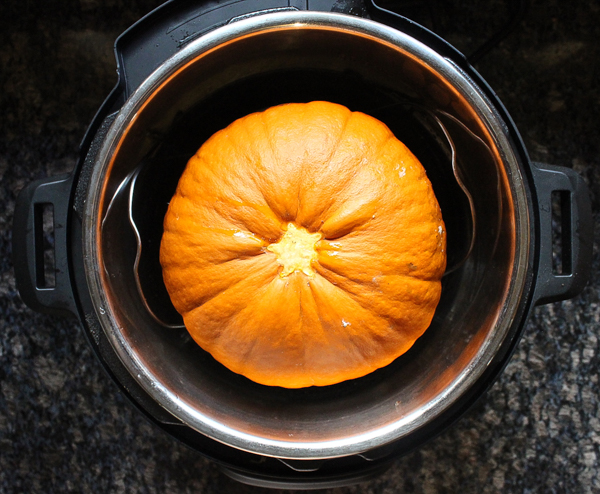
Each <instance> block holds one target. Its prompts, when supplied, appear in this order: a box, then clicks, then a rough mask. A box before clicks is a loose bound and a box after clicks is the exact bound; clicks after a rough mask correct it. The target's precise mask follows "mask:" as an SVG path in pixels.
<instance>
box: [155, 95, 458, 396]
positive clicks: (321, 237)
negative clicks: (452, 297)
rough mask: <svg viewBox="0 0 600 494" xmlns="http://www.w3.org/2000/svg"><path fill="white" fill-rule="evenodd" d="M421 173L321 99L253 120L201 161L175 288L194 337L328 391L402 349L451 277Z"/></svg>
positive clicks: (393, 146) (190, 169)
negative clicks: (445, 279) (444, 279)
mask: <svg viewBox="0 0 600 494" xmlns="http://www.w3.org/2000/svg"><path fill="white" fill-rule="evenodd" d="M445 248H446V237H445V227H444V223H443V220H442V215H441V211H440V208H439V205H438V202H437V200H436V198H435V195H434V192H433V190H432V187H431V183H430V181H429V180H428V178H427V176H426V173H425V170H424V168H423V166H422V165H421V164H420V163H419V161H418V160H417V158H416V157H415V156H414V155H413V154H412V153H411V152H410V151H409V150H408V149H407V147H406V146H405V145H404V144H402V143H401V142H400V141H399V140H398V139H397V138H396V137H395V136H394V135H393V134H392V132H391V131H390V130H389V128H388V127H387V126H386V125H385V124H383V123H382V122H380V121H379V120H377V119H375V118H373V117H370V116H368V115H366V114H364V113H360V112H352V111H350V110H349V109H347V108H346V107H344V106H341V105H338V104H334V103H329V102H322V101H316V102H311V103H305V104H299V103H298V104H296V103H292V104H285V105H281V106H276V107H272V108H269V109H267V110H266V111H264V112H261V113H253V114H251V115H248V116H245V117H243V118H240V119H239V120H237V121H235V122H233V123H232V124H231V125H229V126H228V127H227V128H225V129H223V130H221V131H219V132H217V133H216V134H214V135H213V136H212V137H211V138H210V139H209V140H208V141H206V142H205V143H204V144H203V145H202V147H201V148H200V149H199V150H198V152H197V153H196V154H195V155H194V156H193V157H192V158H191V159H190V160H189V162H188V164H187V167H186V169H185V170H184V172H183V174H182V176H181V178H180V180H179V183H178V186H177V190H176V192H175V195H174V196H173V198H172V200H171V202H170V204H169V208H168V212H167V214H166V216H165V219H164V233H163V237H162V241H161V250H160V262H161V266H162V270H163V278H164V282H165V286H166V288H167V290H168V292H169V295H170V298H171V300H172V302H173V305H174V306H175V308H176V309H177V311H178V312H179V313H180V314H181V315H182V316H183V320H184V324H185V326H186V329H187V330H188V331H189V333H190V335H191V336H192V338H193V339H194V340H195V341H196V342H197V343H198V344H199V345H200V346H201V347H202V348H203V349H204V350H206V351H208V352H209V353H210V354H211V355H212V356H213V357H214V358H215V359H216V360H217V361H219V362H221V363H222V364H223V365H225V366H226V367H227V368H229V369H230V370H232V371H233V372H236V373H239V374H242V375H244V376H246V377H247V378H249V379H251V380H253V381H255V382H257V383H260V384H265V385H271V386H282V387H286V388H301V387H307V386H312V385H316V386H325V385H331V384H335V383H339V382H341V381H345V380H347V379H353V378H358V377H361V376H365V375H366V374H368V373H371V372H372V371H374V370H376V369H378V368H381V367H383V366H386V365H388V364H389V363H390V362H392V361H393V360H395V359H396V358H398V356H400V355H402V354H403V353H405V352H406V351H407V350H408V349H409V348H410V347H411V346H412V345H413V343H414V342H415V340H416V339H417V338H419V337H420V336H421V335H422V334H423V332H424V331H425V330H426V329H427V327H428V326H429V325H430V323H431V320H432V317H433V314H434V312H435V308H436V306H437V304H438V302H439V299H440V294H441V282H440V280H441V277H442V274H443V273H444V270H445V265H446V254H445Z"/></svg>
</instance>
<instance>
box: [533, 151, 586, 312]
mask: <svg viewBox="0 0 600 494" xmlns="http://www.w3.org/2000/svg"><path fill="white" fill-rule="evenodd" d="M531 168H532V171H533V178H534V184H535V191H536V194H537V199H538V208H539V219H540V230H539V252H540V257H539V269H538V274H537V281H536V286H535V292H534V300H535V303H536V305H541V304H547V303H550V302H557V301H559V300H566V299H568V298H571V297H574V296H576V295H578V294H579V293H580V292H581V291H582V290H583V288H584V287H585V285H586V284H587V282H588V280H589V276H590V266H591V263H592V250H593V241H594V235H593V218H592V204H591V200H590V194H589V189H588V187H587V185H586V183H585V181H584V180H583V178H582V177H581V176H579V175H578V174H577V173H576V172H575V171H573V170H571V169H570V168H566V167H562V166H553V165H547V164H545V163H532V167H531ZM555 193H557V197H558V198H559V199H560V205H561V215H560V216H561V217H560V220H561V239H560V243H561V248H562V253H561V254H562V255H561V257H562V270H561V272H560V273H557V272H556V270H555V269H554V267H553V261H552V258H553V244H554V242H553V237H552V196H553V194H555Z"/></svg>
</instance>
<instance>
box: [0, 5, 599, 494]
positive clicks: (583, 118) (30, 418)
mask: <svg viewBox="0 0 600 494" xmlns="http://www.w3.org/2000/svg"><path fill="white" fill-rule="evenodd" d="M159 3H160V0H155V1H151V0H102V1H100V0H46V1H41V0H37V1H34V0H20V1H16V0H4V1H3V2H2V3H1V4H0V492H3V493H4V492H6V493H12V492H28V493H38V492H39V493H48V492H71V491H73V492H136V493H137V492H158V493H162V492H169V493H183V492H196V493H199V492H201V493H224V492H240V493H259V492H265V491H264V490H263V489H259V488H254V487H248V486H242V485H238V484H236V483H235V482H233V481H232V480H229V479H228V478H227V477H225V476H224V475H223V474H221V473H220V471H219V470H218V468H217V467H215V466H214V465H213V464H211V463H209V462H208V461H206V460H204V459H203V458H202V457H201V456H200V455H199V454H197V453H195V452H193V451H190V450H188V449H187V448H185V447H183V446H181V445H180V444H178V443H176V442H175V441H174V440H172V439H170V438H169V437H168V436H167V435H166V434H164V433H163V432H161V431H160V430H157V429H156V428H154V427H153V426H151V425H149V424H148V423H147V422H146V420H145V419H144V418H143V417H142V416H141V415H140V414H139V413H138V412H137V411H136V410H134V409H133V408H132V406H131V405H130V404H129V403H128V402H127V401H126V400H125V399H124V398H123V397H122V396H121V395H120V394H119V393H118V392H117V389H116V386H115V385H113V383H112V382H111V381H110V380H109V379H108V377H107V376H106V375H105V374H104V373H103V371H102V370H101V367H100V365H99V363H98V362H97V361H96V360H95V357H94V356H93V355H92V353H91V350H90V349H89V348H88V345H87V343H86V340H85V338H84V335H83V332H82V330H81V328H80V326H79V324H78V323H77V322H76V321H75V320H74V319H73V320H70V319H63V318H58V317H53V316H47V315H41V314H38V313H34V312H32V311H31V310H30V309H28V308H27V307H26V306H25V305H24V304H23V303H22V302H21V300H20V298H19V296H18V294H17V291H16V288H15V281H14V273H13V270H12V266H11V260H10V255H11V228H12V218H13V211H14V204H15V198H16V196H17V193H18V191H19V190H20V189H21V188H22V187H23V186H24V185H25V184H27V183H29V182H30V181H32V180H34V179H36V178H40V177H45V176H49V175H56V174H58V173H61V172H64V171H70V170H71V169H72V168H73V167H74V165H75V163H76V161H77V156H78V154H77V153H78V144H79V141H80V140H81V139H82V137H83V135H84V132H85V129H86V126H87V125H88V124H89V122H90V121H91V119H92V117H93V115H94V113H95V111H96V110H97V109H98V107H99V106H100V104H101V103H102V101H103V99H104V98H105V96H106V95H107V94H108V92H109V91H110V89H111V88H112V86H113V85H114V83H115V81H116V75H115V62H114V57H113V54H112V43H113V41H114V39H115V38H116V36H117V35H118V34H119V33H120V32H122V31H123V30H124V29H125V28H126V27H128V26H129V25H130V24H132V23H133V22H134V21H136V20H137V19H138V18H140V17H141V16H142V15H144V14H146V13H147V12H149V11H150V10H152V9H153V8H154V7H156V6H158V5H159ZM387 3H388V4H390V5H392V6H393V7H394V8H397V9H398V10H402V11H404V12H406V13H409V14H410V15H413V16H414V17H415V18H416V19H418V20H419V21H420V22H422V23H424V24H426V25H428V26H430V27H432V28H434V29H435V30H436V31H437V32H438V33H439V34H440V35H442V36H443V37H445V38H446V39H448V40H449V41H450V42H451V43H453V44H454V45H455V46H457V47H458V48H459V49H460V50H461V51H463V52H465V53H467V54H469V53H471V52H473V51H474V50H475V49H476V48H477V47H478V46H480V44H481V43H482V42H483V41H485V40H486V39H487V38H488V37H489V36H490V34H492V33H493V32H494V31H495V30H496V29H497V28H499V27H500V26H501V25H502V24H503V23H504V21H505V20H506V18H507V16H506V12H507V10H508V6H509V5H508V2H507V1H501V0H492V1H483V0H472V1H467V0H457V1H454V2H453V1H450V0H448V1H441V0H439V1H432V2H412V4H414V5H409V4H407V3H406V2H403V3H402V5H404V6H401V4H400V3H393V2H387ZM416 5H421V7H419V8H417V7H416ZM423 5H426V6H427V8H428V9H429V10H427V9H424V8H423V7H422V6H423ZM475 66H476V68H477V70H478V71H479V72H480V73H481V74H482V75H483V77H484V78H485V79H486V80H487V81H488V82H489V84H490V85H491V87H492V88H494V90H495V91H496V92H497V93H498V95H499V97H500V99H501V100H502V101H503V103H504V104H505V106H506V107H507V108H508V111H509V112H510V114H511V115H512V117H513V119H514V120H515V122H516V125H517V127H518V128H519V130H520V131H521V133H522V135H523V138H524V141H525V144H526V146H527V148H528V150H529V152H530V155H531V157H532V159H534V160H537V161H543V162H547V163H552V164H558V165H564V166H568V167H572V168H574V169H575V170H576V171H577V172H579V173H580V174H581V175H582V176H583V177H584V178H585V179H586V181H587V182H588V184H589V185H590V187H591V191H592V198H593V207H594V219H595V225H596V231H597V232H600V229H599V228H598V217H599V216H598V215H599V212H600V204H599V200H600V131H599V128H600V114H599V108H600V4H599V3H598V2H596V1H593V0H588V1H578V2H572V1H569V2H567V1H566V0H564V1H559V0H535V1H532V2H531V4H530V5H529V8H528V11H527V13H526V15H525V17H524V18H523V19H522V20H521V21H519V23H518V25H517V30H516V31H515V32H514V33H512V34H511V35H510V36H509V37H508V38H507V39H506V40H505V41H503V42H502V43H501V44H500V45H499V46H498V47H497V48H495V49H494V50H493V51H492V52H491V53H489V54H488V55H487V57H485V58H483V59H481V60H480V61H479V62H478V63H477V64H476V65H475ZM598 267H599V263H598V245H597V243H596V245H594V263H593V266H592V270H591V271H592V272H591V277H592V282H591V283H590V285H589V286H588V287H587V288H586V289H585V290H584V292H583V294H582V295H580V296H578V297H577V298H574V299H572V300H569V301H565V302H560V303H555V304H550V305H546V306H543V307H540V308H537V309H536V310H535V311H534V314H533V317H532V318H531V320H530V322H529V324H528V325H527V328H526V330H525V334H524V337H523V339H522V340H521V343H520V345H519V347H518V348H517V351H516V353H515V355H514V357H513V358H512V360H511V362H510V364H509V365H508V367H507V368H506V370H505V372H504V373H503V374H502V376H501V378H500V379H499V381H498V382H497V383H496V384H495V385H494V386H493V388H492V389H491V390H490V391H489V392H488V394H487V395H485V397H484V398H483V399H482V400H480V401H479V402H478V403H477V404H476V405H475V406H474V408H472V410H471V411H470V412H469V413H468V414H467V415H466V416H465V417H464V418H463V419H462V420H461V421H460V422H459V423H458V424H456V425H455V426H454V427H452V428H451V429H449V430H448V431H447V432H445V433H444V434H443V435H441V436H440V437H438V438H436V439H435V440H433V441H431V442H429V443H428V444H426V445H424V446H423V447H421V448H420V449H419V450H417V451H414V452H412V453H410V454H409V455H407V456H405V457H403V458H400V459H398V460H397V461H396V462H395V463H394V465H393V466H392V468H391V469H390V470H389V471H388V472H387V473H386V474H385V475H383V476H381V477H380V478H378V479H376V480H373V481H371V482H370V483H366V484H363V485H359V486H355V487H348V488H339V489H331V490H328V491H322V492H328V493H331V494H346V493H348V494H349V493H380V494H381V493H385V494H391V493H403V492H407V493H408V492H415V493H439V492H450V493H451V492H466V493H488V492H557V493H560V492H569V493H575V492H600V472H599V467H600V451H599V444H600V413H599V399H598V390H599V384H598V372H599V370H598V369H599V365H598V364H599V356H598V353H599V350H600V348H599V343H598V333H599V332H600V310H599V306H598V298H599V297H598V293H599V288H600V282H599V281H598V276H597V274H598Z"/></svg>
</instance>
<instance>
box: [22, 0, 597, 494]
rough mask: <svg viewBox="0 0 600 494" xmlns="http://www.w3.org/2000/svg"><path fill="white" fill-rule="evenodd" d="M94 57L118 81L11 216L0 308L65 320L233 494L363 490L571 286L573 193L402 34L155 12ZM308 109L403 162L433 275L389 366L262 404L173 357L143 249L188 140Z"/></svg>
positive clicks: (263, 6) (583, 241) (381, 24)
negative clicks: (437, 287)
mask: <svg viewBox="0 0 600 494" xmlns="http://www.w3.org/2000/svg"><path fill="white" fill-rule="evenodd" d="M357 6H358V7H357ZM115 53H116V57H117V66H118V83H117V85H116V87H115V88H114V89H113V91H112V92H111V93H110V95H109V96H108V98H107V99H106V100H105V102H104V103H103V104H102V106H101V107H100V109H99V110H98V112H97V114H96V116H95V118H94V120H93V121H92V123H91V125H90V126H89V129H88V131H87V134H86V136H85V138H84V140H83V144H82V147H81V159H80V161H79V163H78V164H77V166H76V167H75V169H74V170H73V172H72V173H70V174H68V175H62V176H57V177H51V178H45V179H42V180H38V181H36V182H33V183H31V184H29V185H28V186H26V187H25V188H24V189H23V190H22V191H21V193H20V195H19V197H18V201H17V205H16V209H15V216H14V217H15V224H14V232H13V233H14V235H13V242H14V245H13V247H14V249H13V251H14V265H15V273H16V279H17V285H18V289H19V292H20V294H21V297H22V298H23V300H24V301H25V302H26V303H27V305H29V306H30V307H31V308H32V309H34V310H37V311H43V312H52V313H57V314H68V313H71V314H75V315H76V316H77V317H78V318H79V320H80V321H81V325H82V327H83V329H84V333H85V334H86V335H87V337H88V339H89V343H90V345H91V346H92V348H93V349H94V351H95V353H96V355H97V356H98V358H99V360H100V361H101V362H102V364H103V366H104V367H105V368H106V370H107V372H108V373H109V375H110V376H111V377H112V379H114V381H115V382H116V383H117V384H118V386H119V387H120V389H121V391H122V392H123V393H124V394H125V395H126V396H128V397H129V398H130V399H131V401H132V402H133V403H134V404H135V405H136V406H137V408H139V410H140V411H141V413H143V414H145V415H146V416H147V417H148V418H149V420H151V421H152V422H154V423H155V424H156V425H157V426H158V427H160V428H161V429H162V430H164V431H166V432H168V433H169V434H171V435H172V436H173V437H174V438H176V439H178V440H180V441H182V442H183V443H185V444H187V445H188V446H190V447H192V448H194V449H195V450H197V451H199V452H200V453H202V454H203V455H205V456H206V457H208V458H210V459H212V460H214V461H215V462H217V463H218V464H219V465H220V466H221V468H222V469H223V471H224V472H225V473H227V474H228V475H229V476H231V477H233V478H235V479H238V480H240V481H242V482H246V483H249V484H254V485H260V486H267V487H283V488H307V489H308V488H321V487H331V486H338V485H347V484H352V483H355V482H359V481H363V480H366V479H369V478H371V477H372V476H374V475H378V474H379V473H381V472H382V471H384V470H385V469H386V468H388V467H389V465H390V463H391V462H392V461H393V460H394V459H396V458H398V457H399V456H400V455H402V454H405V453H407V452H408V451H410V450H411V449H413V448H415V447H417V446H419V445H421V444H423V443H424V442H425V441H427V440H428V439H430V438H432V437H434V436H435V435H437V434H439V433H440V432H441V431H442V430H444V429H445V428H447V427H448V426H449V425H450V424H452V423H453V422H454V421H455V420H457V418H458V417H460V415H461V414H462V413H463V412H465V411H466V410H467V409H468V408H469V407H470V406H471V405H472V404H473V403H474V402H475V400H476V399H477V398H478V397H480V396H481V395H482V394H483V393H484V391H485V390H486V389H487V388H488V387H489V386H490V385H491V384H492V383H493V382H494V380H495V379H496V378H497V377H498V375H499V373H500V372H501V371H502V369H503V368H504V366H505V365H506V363H507V362H508V360H509V358H510V356H511V354H512V352H513V351H514V349H515V346H516V345H517V343H518V340H519V337H520V335H521V333H522V332H523V329H524V327H525V324H526V321H527V318H528V316H529V315H530V313H531V312H532V310H533V308H534V307H535V306H536V305H538V304H543V303H549V302H554V301H558V300H563V299H567V298H570V297H573V296H575V295H577V294H578V293H579V292H580V291H581V290H582V289H583V287H584V286H585V284H586V281H587V273H588V272H589V267H590V265H591V255H592V218H591V204H590V199H589V194H588V190H587V188H586V185H585V183H584V181H583V179H582V178H581V177H579V176H578V175H577V174H576V173H574V172H573V171H572V170H571V169H568V168H564V167H558V166H552V165H543V164H539V163H533V162H532V161H531V160H530V159H529V157H528V154H527V151H526V149H525V147H524V144H523V142H522V140H521V137H520V135H519V132H518V130H517V129H516V128H515V125H514V123H513V122H512V120H511V118H510V116H509V115H508V113H507V111H506V109H505V108H504V107H503V105H502V103H501V102H500V101H499V100H498V98H497V97H496V95H495V94H494V92H493V90H492V89H491V88H490V87H489V86H488V85H487V83H486V82H485V81H484V80H483V79H482V78H481V76H480V75H479V74H478V73H477V72H476V71H475V69H474V68H473V67H472V66H471V64H470V62H469V60H467V58H465V57H464V56H463V55H462V54H461V53H460V52H458V51H457V50H456V49H455V48H453V47H452V46H451V45H449V44H448V43H447V42H446V41H444V40H443V39H441V38H439V37H438V36H437V35H435V34H434V33H432V32H431V31H429V30H427V29H426V28H424V27H422V26H420V25H418V24H416V23H415V22H413V21H411V20H410V19H407V18H404V17H402V16H399V15H396V14H394V13H392V12H390V11H387V10H385V9H383V8H381V7H379V6H378V5H377V4H376V3H375V2H373V1H371V0H369V1H366V2H364V3H362V2H356V1H354V2H352V1H348V2H345V1H335V0H260V1H259V0H244V1H234V0H222V1H196V2H190V1H184V0H172V1H169V2H167V3H165V4H164V5H162V6H161V7H159V8H158V9H156V10H155V11H153V12H152V13H150V14H149V15H147V16H146V17H144V18H143V19H142V20H140V21H139V22H138V23H136V24H135V25H133V26H132V27H131V28H130V29H128V30H127V31H126V32H125V33H123V34H122V35H121V36H120V37H119V38H118V40H117V42H116V44H115ZM313 100H326V101H332V102H336V103H340V104H344V105H345V106H347V107H349V108H350V109H351V110H357V111H363V112H365V113H367V114H369V115H372V116H374V117H376V118H378V119H380V120H382V121H383V122H384V123H386V124H387V125H388V126H389V127H390V129H391V130H392V131H393V132H394V133H395V135H396V136H397V137H398V138H399V139H400V140H401V141H403V142H404V143H405V144H406V145H407V146H408V147H409V149H411V151H412V152H413V153H414V154H415V155H416V156H417V157H418V158H419V160H420V161H421V162H422V163H423V165H424V167H425V168H426V170H427V174H428V176H429V178H430V180H431V182H432V185H433V188H434V191H435V193H436V196H437V197H438V201H439V203H440V206H441V208H442V214H443V216H444V221H445V223H446V228H447V238H448V248H447V249H448V269H447V271H446V274H445V275H444V278H443V280H442V297H441V300H440V303H439V305H438V308H437V310H436V313H435V316H434V318H433V321H432V323H431V326H430V328H429V329H428V330H427V331H426V333H425V334H424V335H423V336H422V337H421V338H420V339H419V340H418V341H417V343H416V344H415V345H414V347H413V348H412V349H411V350H410V351H409V352H407V353H406V354H405V355H403V356H401V357H399V358H398V359H397V360H396V361H394V362H393V363H391V364H390V365H388V366H387V367H385V368H383V369H380V370H377V371H375V372H373V373H372V374H370V375H368V376H365V377H362V378H360V379H354V380H351V381H347V382H343V383H340V384H336V385H333V386H325V387H309V388H303V389H284V388H279V387H271V386H263V385H259V384H256V383H254V382H251V381H249V380H248V379H246V378H244V377H242V376H240V375H237V374H234V373H232V372H231V371H229V370H228V369H226V368H225V367H223V366H222V365H221V364H219V363H218V362H216V361H215V360H214V359H213V358H212V357H211V356H210V355H209V354H208V353H206V352H204V351H203V350H202V349H201V348H199V347H198V346H197V345H196V344H195V343H194V342H193V341H192V340H191V338H190V337H189V335H188V333H187V331H186V330H185V328H184V327H183V325H182V322H181V318H180V317H179V315H178V314H177V313H176V312H175V311H174V309H173V307H172V305H171V304H170V301H169V298H168V295H167V293H166V290H165V288H164V284H163V282H162V276H161V269H160V264H159V262H158V251H159V245H160V238H161V235H162V220H163V217H164V214H165V212H166V208H167V205H168V202H169V200H170V198H171V196H172V195H173V193H174V190H175V187H176V185H177V181H178V179H179V176H180V175H181V173H182V171H183V169H184V167H185V164H186V162H187V160H188V159H189V158H190V157H191V156H192V155H193V154H194V152H195V151H196V150H197V149H198V147H200V145H201V144H202V143H203V142H204V141H205V140H206V139H207V138H208V137H210V135H212V134H213V133H214V132H216V131H217V130H219V129H221V128H224V127H225V126H227V125H228V124H229V123H231V122H232V121H234V120H235V119H236V118H239V117H241V116H244V115H246V114H248V113H251V112H254V111H261V110H264V109H266V108H268V107H270V106H274V105H277V104H282V103H290V102H308V101H313ZM557 208H558V212H559V213H560V214H558V217H559V218H560V221H559V225H558V226H560V235H561V238H560V239H559V241H557V239H556V236H557V229H556V226H557V224H556V218H557V214H556V210H557ZM48 210H50V211H51V214H52V215H53V218H54V231H53V237H54V262H53V268H52V273H51V275H52V276H50V277H49V276H48V275H47V272H46V271H47V270H46V271H45V268H44V266H45V264H44V262H45V261H44V244H43V236H44V231H43V217H44V214H46V212H47V211H48ZM553 218H554V224H555V228H554V229H553V226H552V225H553ZM557 245H560V247H561V249H560V251H557V249H556V246H557ZM553 246H554V247H553ZM557 256H558V257H560V263H559V264H557V263H556V258H557Z"/></svg>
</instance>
